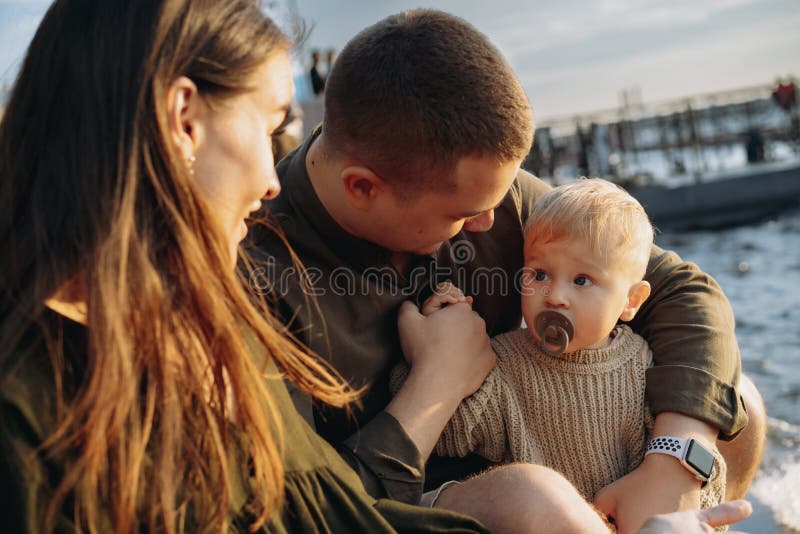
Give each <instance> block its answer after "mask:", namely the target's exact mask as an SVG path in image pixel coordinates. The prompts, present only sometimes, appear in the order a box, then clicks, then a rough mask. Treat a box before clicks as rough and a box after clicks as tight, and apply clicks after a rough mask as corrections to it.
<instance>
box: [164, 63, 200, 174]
mask: <svg viewBox="0 0 800 534" xmlns="http://www.w3.org/2000/svg"><path fill="white" fill-rule="evenodd" d="M205 111H206V104H205V102H204V101H203V99H202V97H201V96H200V91H199V90H198V89H197V85H196V84H195V83H194V82H193V81H192V80H191V79H189V78H187V77H186V76H180V77H179V78H176V79H175V80H174V81H173V82H172V83H171V84H170V85H169V89H168V90H167V121H168V124H169V132H170V135H171V137H172V140H173V142H174V143H175V146H176V147H177V148H178V150H179V151H180V153H181V154H182V155H183V158H184V160H186V161H187V162H190V161H193V158H194V154H195V151H196V150H197V146H198V145H199V144H200V143H201V142H202V137H203V120H204V118H205V115H206V114H205Z"/></svg>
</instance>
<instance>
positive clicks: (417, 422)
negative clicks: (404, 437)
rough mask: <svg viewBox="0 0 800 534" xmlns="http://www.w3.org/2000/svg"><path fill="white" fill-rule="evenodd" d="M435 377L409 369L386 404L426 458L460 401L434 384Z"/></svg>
mask: <svg viewBox="0 0 800 534" xmlns="http://www.w3.org/2000/svg"><path fill="white" fill-rule="evenodd" d="M436 384H437V377H436V376H429V374H428V373H427V372H426V371H425V370H415V369H413V368H412V369H411V371H410V373H409V375H408V378H407V379H406V381H405V383H404V384H403V386H402V388H401V389H400V391H398V392H397V394H396V395H395V397H394V398H393V399H392V401H391V402H390V403H389V405H388V406H387V407H386V412H387V413H389V414H391V415H392V416H393V417H395V418H396V419H397V421H398V422H399V423H400V425H401V426H402V427H403V428H404V429H405V431H406V432H407V433H408V435H409V437H410V438H411V440H412V441H413V442H414V443H415V445H416V446H417V449H418V450H419V452H420V455H421V456H422V457H423V458H425V459H427V458H428V456H430V454H431V452H432V451H433V448H434V446H435V445H436V442H437V441H438V440H439V436H440V435H441V433H442V430H443V429H444V427H445V425H446V424H447V422H448V421H449V420H450V417H452V415H453V412H455V410H456V408H457V407H458V403H459V402H460V401H461V399H460V398H459V396H458V395H453V394H452V393H451V392H449V391H443V390H442V388H441V387H437V385H436Z"/></svg>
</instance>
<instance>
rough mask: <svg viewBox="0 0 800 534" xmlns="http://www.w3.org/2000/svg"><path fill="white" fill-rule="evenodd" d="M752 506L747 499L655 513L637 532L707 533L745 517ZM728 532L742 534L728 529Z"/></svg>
mask: <svg viewBox="0 0 800 534" xmlns="http://www.w3.org/2000/svg"><path fill="white" fill-rule="evenodd" d="M751 513H753V507H752V506H750V503H749V502H747V501H741V500H740V501H731V502H726V503H722V504H719V505H717V506H714V507H713V508H709V509H708V510H703V511H700V510H687V511H685V512H674V513H671V514H666V515H657V516H654V517H652V518H650V519H648V520H647V522H646V523H645V524H644V526H642V528H641V529H640V530H639V533H638V534H678V533H680V534H709V533H710V532H713V531H714V528H715V527H721V526H723V525H731V524H733V523H736V522H737V521H741V520H742V519H747V518H748V517H749V516H750V514H751ZM728 534H744V533H742V532H738V531H733V530H731V531H729V532H728Z"/></svg>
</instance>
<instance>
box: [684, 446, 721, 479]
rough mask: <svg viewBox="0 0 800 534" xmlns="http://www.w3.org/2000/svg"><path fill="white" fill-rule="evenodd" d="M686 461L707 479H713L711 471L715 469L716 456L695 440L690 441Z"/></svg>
mask: <svg viewBox="0 0 800 534" xmlns="http://www.w3.org/2000/svg"><path fill="white" fill-rule="evenodd" d="M684 460H685V461H686V463H687V464H689V465H691V466H692V467H694V468H695V469H696V470H697V472H698V473H700V474H701V475H702V476H703V477H705V478H706V479H708V478H711V469H712V468H713V467H714V455H713V454H711V453H710V452H708V450H706V448H705V447H703V446H702V445H700V444H699V443H697V442H696V441H695V440H693V439H691V440H689V447H688V449H687V450H686V456H684Z"/></svg>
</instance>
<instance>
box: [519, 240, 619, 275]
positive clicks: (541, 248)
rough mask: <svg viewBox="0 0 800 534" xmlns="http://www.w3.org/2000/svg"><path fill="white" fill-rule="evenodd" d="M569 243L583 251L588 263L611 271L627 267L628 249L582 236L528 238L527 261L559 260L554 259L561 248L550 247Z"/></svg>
mask: <svg viewBox="0 0 800 534" xmlns="http://www.w3.org/2000/svg"><path fill="white" fill-rule="evenodd" d="M565 243H569V244H570V245H578V246H580V247H581V248H582V249H583V250H582V251H581V252H582V254H583V257H584V259H585V260H586V262H587V263H594V264H599V265H603V266H604V267H606V268H608V269H609V270H614V271H616V270H622V269H623V267H625V265H626V263H627V262H626V260H627V258H628V255H627V254H626V253H625V252H626V248H625V247H624V246H623V245H622V244H620V243H608V242H606V243H598V242H595V241H593V240H591V239H588V238H587V237H584V236H580V235H577V236H576V235H569V234H559V235H555V236H548V237H547V238H542V237H538V236H535V235H534V236H528V237H527V238H526V239H525V243H524V249H523V251H524V254H525V260H526V261H528V260H530V259H532V258H533V257H537V259H539V260H547V259H556V260H557V259H558V258H553V257H552V256H553V255H557V254H558V250H559V248H558V247H557V246H553V247H551V246H548V245H561V244H565ZM545 254H546V255H547V256H548V257H539V256H540V255H545Z"/></svg>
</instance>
